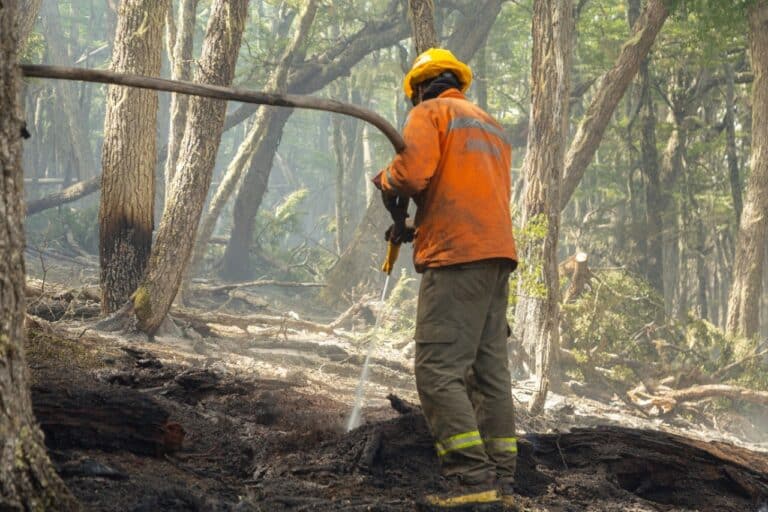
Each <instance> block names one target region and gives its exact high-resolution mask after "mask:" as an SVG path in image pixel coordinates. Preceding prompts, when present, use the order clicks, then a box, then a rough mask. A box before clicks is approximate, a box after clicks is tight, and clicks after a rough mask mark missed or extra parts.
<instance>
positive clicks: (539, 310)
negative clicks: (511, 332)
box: [515, 0, 573, 413]
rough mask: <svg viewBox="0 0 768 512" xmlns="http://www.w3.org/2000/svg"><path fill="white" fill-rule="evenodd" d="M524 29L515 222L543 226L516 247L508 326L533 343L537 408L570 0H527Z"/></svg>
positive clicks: (553, 350)
mask: <svg viewBox="0 0 768 512" xmlns="http://www.w3.org/2000/svg"><path fill="white" fill-rule="evenodd" d="M532 36H533V59H532V75H531V83H532V84H533V85H532V86H533V89H532V92H531V117H530V124H529V136H528V148H527V153H526V155H525V163H524V164H523V168H524V173H525V176H526V181H527V184H526V192H525V200H524V204H523V223H524V225H527V226H530V225H532V224H539V225H542V224H543V225H544V226H545V227H546V234H545V235H544V237H543V239H542V240H537V241H531V242H529V243H528V244H527V245H526V246H525V247H524V248H523V255H522V257H521V260H522V261H524V262H526V269H525V271H524V272H523V273H522V274H521V280H520V283H521V287H520V295H521V297H520V299H519V301H518V303H517V310H516V312H515V314H516V321H515V328H516V330H517V333H518V337H519V339H520V340H521V341H522V343H523V345H524V346H526V347H535V354H536V356H535V368H536V377H537V385H536V391H535V392H534V395H533V397H532V398H531V401H530V403H529V405H528V407H529V410H530V411H531V412H533V413H538V412H539V411H541V409H542V408H543V407H544V401H545V400H546V397H547V392H548V390H549V381H550V378H551V376H552V375H551V373H552V371H553V367H554V366H555V364H556V354H557V352H558V351H559V346H560V344H559V317H560V311H559V307H560V288H559V278H558V261H557V242H558V237H559V233H560V207H559V206H560V187H559V185H560V180H561V178H562V175H563V174H562V173H563V166H564V155H565V145H566V140H567V135H568V107H569V103H570V90H571V80H570V73H571V61H572V53H571V52H572V48H571V46H572V41H573V38H572V36H573V3H572V0H535V1H534V7H533V26H532ZM531 284H535V285H538V286H530V285H531ZM534 288H535V289H534Z"/></svg>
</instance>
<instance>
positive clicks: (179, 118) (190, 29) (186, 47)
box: [165, 0, 198, 186]
mask: <svg viewBox="0 0 768 512" xmlns="http://www.w3.org/2000/svg"><path fill="white" fill-rule="evenodd" d="M197 2H198V0H181V1H180V2H179V22H178V24H177V27H176V33H175V34H173V33H172V32H169V38H168V39H169V41H170V42H172V43H173V46H172V48H170V49H169V52H170V53H171V78H172V79H173V80H189V79H191V78H192V51H193V49H194V37H195V10H196V9H197ZM169 12H171V16H172V15H173V14H172V13H173V9H172V7H171V8H170V9H169ZM168 30H170V27H169V28H168ZM189 99H190V98H189V96H188V95H186V94H172V95H171V122H170V130H169V131H168V155H167V156H166V158H165V183H166V186H167V184H168V183H171V181H173V174H174V172H175V170H176V162H177V161H178V158H179V144H180V143H181V139H182V137H183V136H184V125H185V124H186V121H187V109H188V107H189Z"/></svg>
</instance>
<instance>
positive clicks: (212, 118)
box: [133, 0, 248, 335]
mask: <svg viewBox="0 0 768 512" xmlns="http://www.w3.org/2000/svg"><path fill="white" fill-rule="evenodd" d="M247 7H248V1H247V0H216V1H215V2H214V3H213V5H212V6H211V17H210V20H209V22H208V29H207V33H206V37H205V42H204V44H203V50H202V55H201V57H200V63H199V67H198V70H197V71H196V73H195V81H197V82H204V83H213V84H215V85H224V86H226V85H229V84H230V83H231V82H232V79H233V78H234V75H235V63H236V62H237V56H238V52H239V50H240V41H241V38H242V34H243V28H244V26H245V18H246V16H247V14H248V9H247ZM226 108H227V104H226V103H225V102H223V101H219V100H211V99H206V98H199V97H194V98H191V99H190V101H189V113H188V117H187V126H186V129H185V130H184V139H183V140H182V143H181V148H180V150H179V162H178V166H177V169H176V176H175V179H174V181H173V182H171V183H170V184H169V186H168V188H167V190H166V194H167V195H166V197H167V198H168V201H167V207H166V210H165V213H164V214H163V218H162V220H161V222H160V227H159V229H158V232H157V239H156V242H155V246H154V248H153V250H152V255H151V256H150V261H149V266H148V270H147V275H146V277H145V279H144V280H143V282H142V283H141V285H140V286H139V287H138V289H137V290H136V292H135V293H134V295H133V312H134V313H135V316H136V320H137V327H138V328H139V329H140V330H142V331H144V332H146V333H147V334H150V335H153V334H154V333H155V332H156V331H157V329H158V328H159V327H160V324H161V323H162V322H163V320H164V319H165V316H166V314H167V313H168V310H169V309H170V307H171V303H172V302H173V299H174V298H175V297H176V292H177V291H178V288H179V285H180V284H181V279H182V276H183V273H184V269H185V267H186V265H187V263H188V261H189V258H190V256H191V253H192V247H193V245H194V242H195V234H196V232H197V225H198V223H199V222H200V214H201V212H202V210H203V206H204V204H205V198H206V195H207V193H208V187H209V186H210V184H211V175H212V173H213V166H214V163H215V159H216V152H217V151H218V148H219V143H220V141H221V132H222V128H223V125H224V116H225V114H226Z"/></svg>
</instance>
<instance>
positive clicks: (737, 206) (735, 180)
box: [725, 64, 744, 226]
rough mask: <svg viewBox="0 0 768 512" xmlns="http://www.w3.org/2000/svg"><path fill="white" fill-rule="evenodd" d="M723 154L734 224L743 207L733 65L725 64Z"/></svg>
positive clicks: (737, 222) (738, 218)
mask: <svg viewBox="0 0 768 512" xmlns="http://www.w3.org/2000/svg"><path fill="white" fill-rule="evenodd" d="M725 76H726V84H725V142H726V146H725V155H726V158H727V159H728V179H729V181H730V184H731V198H732V201H733V213H734V214H735V215H736V225H737V226H738V225H739V222H740V221H741V212H742V210H743V209H744V204H743V200H742V198H741V178H740V174H741V172H740V170H739V157H738V153H737V150H736V106H735V105H736V100H735V99H734V96H735V95H736V93H735V84H734V72H733V66H731V65H730V64H726V66H725Z"/></svg>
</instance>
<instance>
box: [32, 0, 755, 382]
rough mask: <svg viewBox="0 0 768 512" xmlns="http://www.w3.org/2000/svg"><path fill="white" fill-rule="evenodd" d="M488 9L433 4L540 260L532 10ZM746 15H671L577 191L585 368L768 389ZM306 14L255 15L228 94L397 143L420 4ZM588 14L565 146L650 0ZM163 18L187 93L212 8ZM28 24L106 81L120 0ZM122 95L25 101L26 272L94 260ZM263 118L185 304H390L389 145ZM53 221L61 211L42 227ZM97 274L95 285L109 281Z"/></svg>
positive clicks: (62, 10)
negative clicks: (265, 99) (744, 303)
mask: <svg viewBox="0 0 768 512" xmlns="http://www.w3.org/2000/svg"><path fill="white" fill-rule="evenodd" d="M35 3H36V2H30V4H35ZM37 3H39V1H38V2H37ZM481 4H482V5H478V2H475V1H463V0H455V1H440V2H436V3H435V25H436V29H437V32H438V34H439V38H440V41H441V44H443V45H444V46H446V47H448V48H450V49H452V50H453V51H454V52H456V53H457V55H458V56H459V57H460V58H463V59H465V60H467V61H468V62H469V64H470V65H471V67H472V68H473V70H474V73H475V82H474V84H473V86H472V88H471V89H470V91H469V96H470V98H471V99H473V100H474V101H476V102H477V103H478V104H479V105H480V106H482V107H483V108H485V109H487V110H488V111H489V112H490V113H491V114H492V115H494V116H495V117H496V118H497V119H499V121H500V122H501V123H502V124H503V125H504V126H505V128H506V129H507V132H508V134H509V135H510V137H511V139H512V140H513V144H514V146H515V155H514V164H513V169H512V174H513V181H514V183H515V188H514V198H515V199H514V201H513V207H514V209H515V212H516V213H515V215H516V226H518V228H517V237H518V239H519V241H520V243H521V245H522V247H523V248H524V250H527V249H525V248H526V247H534V246H537V245H539V244H541V243H542V240H544V239H545V238H546V236H547V230H548V226H547V222H546V221H540V222H536V219H534V221H533V222H530V219H529V222H525V223H524V222H523V219H522V215H521V210H522V203H523V196H524V190H525V187H526V178H525V176H524V173H523V165H524V162H523V159H524V157H525V152H526V140H527V135H528V126H529V110H530V108H531V103H530V98H531V92H532V91H531V54H532V35H531V30H530V26H531V18H532V16H533V2H532V1H530V0H519V1H504V0H485V1H484V2H481ZM742 4H743V2H710V1H699V2H676V3H674V5H673V4H672V3H668V6H669V12H671V15H670V16H669V18H668V19H667V20H666V22H665V21H664V19H665V17H662V18H661V23H663V24H664V26H663V28H662V29H661V31H660V33H659V35H658V37H657V38H656V41H655V43H654V44H653V47H652V49H651V51H650V54H649V55H648V57H647V58H646V59H644V60H643V61H642V63H641V64H640V71H639V72H638V74H637V76H635V77H634V80H633V81H632V83H631V84H630V85H629V86H628V89H627V91H626V93H625V94H624V95H623V97H622V98H621V100H620V101H619V103H618V106H617V108H616V109H615V111H614V113H613V115H612V116H611V118H610V122H609V124H608V125H607V129H606V130H605V134H604V136H603V138H602V141H599V147H598V148H597V150H596V152H595V155H594V158H593V159H592V161H591V164H590V165H589V167H588V168H587V170H586V172H585V173H584V177H583V179H582V180H581V182H580V183H578V182H577V183H578V186H577V187H576V188H575V190H573V194H572V196H570V195H569V194H568V190H567V189H568V183H567V181H568V180H565V181H563V183H564V185H565V186H564V189H563V190H564V191H562V192H561V194H562V196H561V201H562V203H563V205H564V209H563V210H562V213H561V216H560V220H561V223H562V225H561V227H560V233H559V239H560V240H559V246H558V254H557V260H558V261H559V262H561V264H560V277H559V279H560V281H561V293H562V297H561V298H562V301H561V302H562V317H561V319H560V322H559V330H560V338H561V345H562V347H563V348H564V349H565V350H566V351H567V353H570V354H574V357H575V358H576V359H577V360H581V359H584V358H588V359H592V358H597V359H599V358H600V357H602V356H601V354H608V355H614V356H615V355H616V354H620V355H622V354H623V356H626V357H631V358H647V359H651V360H653V359H654V358H659V357H662V358H668V359H670V360H674V361H676V364H679V365H683V366H684V367H685V368H686V369H690V368H697V369H698V371H702V372H704V373H706V374H715V373H718V372H719V371H720V370H721V369H722V368H723V367H727V366H728V365H730V364H736V363H739V365H740V366H741V367H744V368H746V367H748V368H747V369H749V371H746V372H745V373H740V377H739V378H740V379H741V380H742V381H743V382H744V383H747V384H749V385H750V386H756V387H758V388H765V387H766V386H768V381H766V377H765V375H766V374H765V372H763V371H761V370H760V368H764V364H765V352H766V344H765V341H762V342H761V341H760V340H765V338H766V337H768V273H765V272H764V273H763V275H762V281H763V282H762V283H761V284H759V283H754V284H755V285H756V286H757V288H756V289H757V290H762V291H761V292H760V293H758V294H757V295H756V299H755V301H757V302H759V304H757V305H755V304H753V307H754V306H757V311H758V315H759V325H754V326H753V327H752V328H748V329H747V331H748V332H744V329H739V328H736V327H733V328H731V329H730V332H728V333H727V329H726V327H727V323H728V314H727V313H728V300H729V292H730V291H731V288H732V272H733V268H734V254H735V251H736V240H737V233H738V228H739V222H740V218H741V213H742V209H743V208H744V206H743V205H744V201H745V199H744V198H745V195H746V183H747V175H748V173H749V165H748V163H749V160H750V150H751V126H752V118H751V112H752V105H751V101H752V95H751V94H752V82H753V79H754V76H753V73H752V70H751V67H750V55H749V42H748V39H747V32H748V31H747V17H746V13H745V10H744V5H746V4H744V5H742ZM301 5H302V4H301V2H294V1H288V0H286V1H266V0H262V1H253V2H250V4H249V7H248V11H249V12H248V16H247V18H246V21H245V29H244V32H243V36H242V44H241V46H240V50H239V57H238V60H237V67H236V72H235V75H234V80H233V83H234V85H236V86H238V87H243V88H248V89H255V90H276V91H287V92H293V93H302V94H313V95H318V96H322V97H328V98H334V99H339V100H342V101H346V102H350V103H354V104H358V105H361V106H364V107H366V108H369V109H372V110H374V111H376V112H377V113H379V114H380V115H382V116H383V117H385V118H387V119H388V120H390V121H391V122H392V123H393V124H395V125H396V126H397V127H401V126H402V124H403V122H404V119H405V116H406V115H407V111H408V103H407V102H406V99H405V97H404V96H403V94H402V89H401V79H402V76H403V75H404V73H405V71H406V70H407V69H408V67H409V65H410V63H411V62H412V60H413V58H414V54H413V49H412V47H411V45H410V44H409V42H408V40H407V38H408V36H409V33H410V27H409V22H408V19H407V4H406V3H405V2H401V1H397V0H394V1H390V2H387V1H384V0H381V1H376V2H345V1H338V2H325V3H320V5H319V6H318V5H315V4H314V3H313V5H314V7H313V8H314V9H316V13H315V12H313V13H311V15H307V12H306V9H305V10H302V9H301ZM573 7H574V13H573V15H574V21H575V31H574V34H573V38H574V44H573V49H574V51H573V55H572V63H571V73H572V75H571V92H570V100H569V107H570V115H569V119H570V121H569V123H568V128H567V131H568V138H569V140H570V139H572V138H573V137H574V136H575V135H576V132H577V129H578V127H579V124H580V123H581V122H583V119H584V118H585V113H587V112H588V107H589V105H590V104H591V103H594V102H599V101H601V98H600V97H598V96H597V95H598V94H600V93H601V91H600V87H599V86H600V82H601V76H602V75H603V74H604V73H605V72H606V71H607V70H609V69H610V68H611V67H612V66H613V65H614V62H616V61H617V58H619V56H620V54H621V52H622V50H623V49H624V48H626V47H627V45H630V44H631V43H633V41H632V37H633V36H632V32H631V27H632V26H633V25H634V23H635V22H636V21H637V20H638V18H639V17H640V14H641V11H642V10H643V9H644V8H646V6H645V5H644V3H643V2H641V0H579V1H578V2H574V6H573ZM162 15H164V16H166V23H165V27H166V29H165V35H164V36H165V39H164V43H163V48H164V50H163V53H162V62H161V76H172V77H175V78H190V77H191V76H192V74H193V73H194V72H195V69H196V62H197V61H198V59H200V58H201V55H200V52H201V47H202V40H203V37H204V35H205V27H206V25H207V24H208V21H209V17H210V16H211V2H208V1H205V0H199V1H197V0H182V1H180V2H173V5H172V9H171V10H170V11H167V12H166V13H162ZM299 18H301V19H299ZM34 23H35V24H34V28H33V30H32V32H31V35H30V38H29V41H28V43H27V45H26V47H25V50H24V54H23V61H24V62H29V63H48V64H60V65H77V66H85V67H90V68H101V69H107V68H109V66H110V62H111V59H112V53H113V52H112V47H113V44H114V41H115V37H114V34H115V31H116V27H117V23H118V2H117V1H109V2H96V1H94V0H75V1H60V2H55V1H52V0H44V1H43V2H42V7H41V10H40V16H39V17H38V18H36V19H35V20H34ZM636 37H639V36H636ZM107 91H108V88H107V87H105V86H98V85H93V84H88V83H75V82H72V83H69V82H56V81H37V80H32V81H30V82H29V83H28V84H27V87H26V89H25V94H24V103H25V110H26V112H27V123H28V124H27V128H28V130H29V132H30V133H31V135H32V138H31V139H30V140H29V141H27V143H26V144H25V147H24V166H25V169H26V182H27V184H26V193H27V199H28V202H29V218H28V221H27V234H28V246H29V249H28V253H29V255H32V256H33V257H32V258H30V260H31V261H35V258H37V256H38V255H39V254H42V253H45V252H46V251H51V250H54V249H56V250H63V251H64V252H66V251H70V253H71V251H72V247H75V248H76V249H77V251H83V252H85V253H91V254H97V253H98V250H99V217H98V214H99V201H98V196H97V194H95V193H93V194H90V193H91V192H95V191H97V189H98V188H99V183H100V178H99V176H100V172H101V171H100V169H101V168H102V144H103V142H104V130H105V121H104V119H105V114H106V104H107ZM180 98H181V97H180ZM181 101H183V100H177V99H176V98H172V96H171V95H170V94H167V93H160V94H159V109H158V122H157V150H158V155H159V158H158V163H157V168H156V177H157V181H156V183H157V186H156V195H155V198H156V199H155V209H154V215H155V225H157V224H158V223H159V219H160V215H161V214H162V212H163V210H164V204H163V200H164V197H166V194H165V184H166V183H168V179H169V177H170V176H171V174H169V172H170V173H172V169H174V167H175V165H174V162H175V161H177V160H178V158H180V156H179V153H178V151H179V149H178V144H179V131H178V130H179V129H180V128H179V126H181V127H182V128H183V121H184V116H185V115H186V112H185V111H184V108H185V107H184V106H183V105H184V104H181V103H180V102H181ZM179 105H182V106H181V107H180V106H179ZM256 111H257V109H256V108H254V107H253V106H249V105H241V104H237V103H230V104H229V105H228V107H227V115H226V120H225V122H224V130H223V134H222V138H221V145H220V148H219V150H218V152H217V153H216V157H215V168H214V171H213V184H212V186H211V188H210V190H209V193H208V206H206V210H205V212H204V214H203V221H202V223H201V228H200V231H199V233H198V238H197V246H196V250H195V256H194V259H193V264H192V266H191V268H192V270H191V273H192V275H191V276H186V277H185V278H184V283H186V284H183V285H182V299H183V300H187V297H188V296H187V295H185V293H186V292H185V290H187V289H188V283H189V279H190V278H198V279H199V278H205V279H209V280H210V279H223V280H225V281H235V282H237V281H248V280H252V279H257V278H259V279H263V278H267V279H276V280H296V281H309V282H327V283H328V287H329V288H328V289H327V290H326V292H325V297H326V298H327V297H331V298H332V300H331V302H332V303H334V304H335V305H337V306H340V305H343V304H342V303H343V302H344V301H346V302H348V303H352V302H354V301H355V300H356V299H357V298H358V297H359V296H360V295H361V294H362V293H365V292H368V291H373V290H376V289H378V288H379V287H380V283H381V277H380V276H379V273H378V272H377V266H378V264H379V261H380V259H381V256H382V254H383V251H384V243H383V242H382V241H380V240H381V232H383V228H384V227H386V224H382V222H383V221H382V219H381V218H374V217H376V215H378V216H379V217H381V214H380V213H379V214H373V213H371V210H372V208H378V205H376V206H374V207H372V208H367V205H369V204H371V200H372V197H373V196H374V195H375V194H374V192H373V190H372V187H371V184H370V178H371V177H372V176H373V174H374V173H375V172H376V171H377V170H378V169H380V168H381V167H382V166H383V165H385V164H386V163H387V161H388V160H389V159H390V158H391V155H392V150H391V147H390V145H389V143H388V142H387V140H386V139H385V138H384V137H383V135H382V134H380V133H379V132H378V131H377V130H375V129H374V128H373V127H371V126H369V125H366V124H365V123H362V122H359V121H357V120H354V119H351V118H347V117H342V116H338V115H334V114H329V113H323V112H313V111H302V110H290V109H265V108H262V109H259V110H258V111H257V112H258V113H256V114H254V112H256ZM252 114H254V115H252ZM179 123H180V124H179ZM104 161H105V162H106V160H104ZM105 165H106V164H105ZM566 173H567V172H566ZM78 183H79V184H80V185H81V190H79V192H78V193H77V194H76V196H78V197H79V196H81V195H84V197H83V198H82V199H79V200H78V201H77V202H70V203H67V204H61V202H60V201H57V200H54V201H50V199H51V198H50V197H47V196H48V195H49V194H51V193H53V192H56V191H58V190H60V189H65V188H67V187H70V186H71V185H73V184H78ZM83 192H88V193H89V194H83ZM41 198H45V199H43V202H42V203H41V202H40V201H38V200H39V199H41ZM569 198H570V199H569ZM51 204H58V205H57V207H56V208H54V209H45V210H43V208H44V206H50V205H51ZM539 220H540V219H539ZM523 224H525V225H523ZM758 243H760V242H758ZM762 246H763V252H765V250H766V249H768V247H766V243H765V240H763V241H762ZM57 248H58V249H57ZM528 254H529V255H531V257H529V258H526V259H524V261H523V264H522V267H521V270H520V272H518V273H517V275H518V277H516V279H517V280H519V281H520V282H518V283H516V284H517V286H515V287H513V288H512V289H513V293H512V295H513V296H512V297H511V307H510V315H509V316H510V322H511V323H512V324H513V327H515V330H516V331H519V329H520V325H517V326H515V325H514V321H515V314H514V311H513V309H514V308H515V306H516V304H517V302H518V298H523V299H525V298H526V297H531V296H534V297H536V296H541V295H542V294H543V295H546V293H547V290H546V285H545V284H544V283H543V282H542V279H541V277H540V274H541V267H542V262H541V261H540V260H539V259H537V257H535V256H533V253H530V251H529V253H528ZM408 258H409V256H404V257H401V260H400V264H401V265H403V266H404V267H406V270H404V271H403V274H402V276H403V279H402V281H401V286H400V287H399V288H398V289H397V290H396V291H397V294H398V300H400V301H402V304H399V307H400V317H399V318H398V319H397V320H392V321H391V322H390V323H391V324H392V325H391V326H390V327H391V328H392V329H395V330H402V332H407V331H408V329H410V327H411V323H410V321H409V319H410V318H411V317H412V316H413V315H412V309H409V308H408V307H407V306H406V305H407V304H408V300H409V299H410V300H411V301H412V300H413V296H414V289H415V288H414V287H415V285H416V281H415V280H414V279H412V277H413V276H414V275H415V273H414V270H413V267H412V265H411V264H410V262H408ZM353 260H354V261H353ZM756 264H758V265H760V264H761V263H760V262H756ZM33 265H34V263H33ZM37 270H38V271H40V270H41V269H37ZM102 272H104V271H102ZM87 278H88V277H87V276H86V279H87ZM90 279H92V280H94V282H96V280H97V276H93V275H91V276H90ZM340 298H341V299H342V301H341V302H339V299H340ZM753 302H754V301H753ZM410 306H411V308H412V306H413V304H412V302H411V303H410ZM114 309H116V307H113V308H111V309H110V308H109V307H107V310H114ZM518 323H519V322H518ZM737 334H746V335H747V337H746V338H740V337H738V336H736V335H737ZM665 347H666V348H665ZM528 348H530V347H528ZM623 356H622V357H623ZM744 361H749V364H748V365H747V364H742V363H744ZM603 362H605V361H603ZM618 366H619V368H618V369H614V372H613V373H612V374H611V378H614V379H619V380H621V379H622V374H621V372H622V370H621V368H624V370H626V371H629V369H628V368H626V367H624V366H622V365H621V364H619V365H618ZM673 366H674V365H673ZM681 367H682V366H677V367H676V368H678V371H679V372H682V370H680V368H681ZM744 368H741V369H744ZM520 371H521V375H524V374H525V372H524V371H523V370H520Z"/></svg>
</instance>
